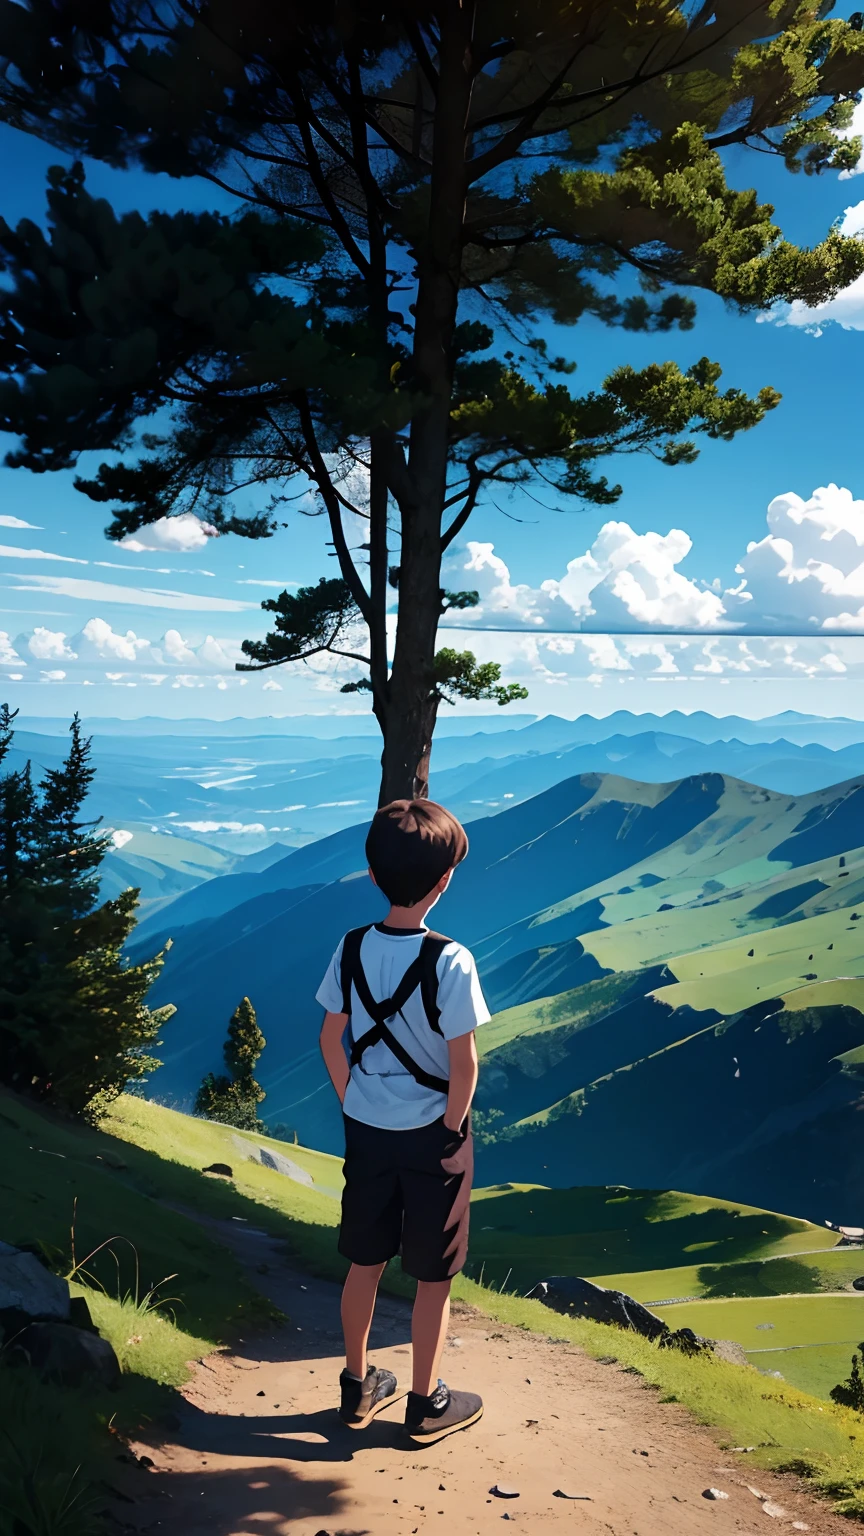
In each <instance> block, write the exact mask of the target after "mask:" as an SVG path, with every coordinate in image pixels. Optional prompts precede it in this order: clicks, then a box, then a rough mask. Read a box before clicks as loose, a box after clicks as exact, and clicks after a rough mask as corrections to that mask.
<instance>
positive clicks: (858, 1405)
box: [830, 1342, 864, 1413]
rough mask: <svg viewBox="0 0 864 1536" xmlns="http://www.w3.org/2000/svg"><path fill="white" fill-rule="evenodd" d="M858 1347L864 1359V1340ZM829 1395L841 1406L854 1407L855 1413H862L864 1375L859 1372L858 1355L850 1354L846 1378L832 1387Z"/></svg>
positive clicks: (863, 1407)
mask: <svg viewBox="0 0 864 1536" xmlns="http://www.w3.org/2000/svg"><path fill="white" fill-rule="evenodd" d="M858 1348H859V1349H860V1351H861V1355H860V1359H861V1360H864V1342H862V1343H861V1344H859V1345H858ZM830 1396H831V1398H832V1400H833V1401H834V1402H835V1403H840V1404H841V1406H842V1407H843V1408H854V1409H855V1412H856V1413H864V1376H862V1374H861V1367H860V1365H859V1356H858V1355H853V1356H852V1369H851V1371H850V1372H849V1376H848V1378H847V1380H846V1381H844V1382H841V1384H840V1385H839V1386H837V1387H832V1388H831V1393H830Z"/></svg>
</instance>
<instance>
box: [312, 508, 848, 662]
mask: <svg viewBox="0 0 864 1536" xmlns="http://www.w3.org/2000/svg"><path fill="white" fill-rule="evenodd" d="M767 523H768V533H767V535H766V537H765V538H763V539H761V540H758V541H756V540H754V541H751V543H750V544H749V545H748V546H747V551H746V554H744V555H742V557H741V560H740V562H739V563H738V565H737V566H736V567H735V570H736V574H737V575H738V577H739V578H740V579H739V581H738V583H737V585H736V586H734V587H729V588H727V589H726V590H725V591H723V590H722V583H720V582H719V580H717V579H716V578H714V579H713V580H712V581H710V582H709V581H707V580H702V581H699V580H696V579H694V578H691V577H689V576H685V575H683V573H682V572H681V571H680V570H679V569H678V567H679V566H680V564H681V563H682V561H683V560H684V559H685V558H686V557H687V556H688V555H690V553H691V550H692V541H691V539H690V537H689V535H688V534H686V533H684V532H683V531H682V530H681V529H680V528H671V529H670V530H669V532H668V533H666V534H660V533H653V532H649V533H644V534H637V533H636V532H634V530H633V529H632V528H631V527H630V525H629V524H628V523H624V522H608V523H605V524H604V525H603V527H602V528H601V529H600V531H599V533H598V535H597V537H596V539H595V540H594V542H593V544H592V545H591V548H590V549H589V550H587V551H586V552H585V554H582V555H577V556H576V557H575V558H574V559H572V560H570V561H569V563H568V565H567V570H566V574H565V575H564V576H563V577H561V578H560V579H553V578H550V579H547V580H545V581H541V582H540V584H539V586H536V587H531V586H528V585H527V584H524V583H521V584H515V583H514V582H513V581H512V580H511V577H510V571H509V569H508V567H507V565H506V563H505V562H504V560H502V559H501V556H500V555H496V553H495V549H494V546H493V545H492V544H480V543H469V544H468V545H467V546H466V548H465V549H464V550H462V551H461V552H458V553H456V554H454V555H453V556H452V557H451V558H450V559H449V560H448V562H447V566H446V568H445V581H446V583H447V585H448V587H450V588H451V589H452V588H458V589H466V588H472V587H473V588H475V589H476V590H477V592H478V593H479V594H480V602H479V604H478V606H477V607H476V608H472V609H466V610H461V611H460V610H454V611H453V612H452V613H451V614H448V615H446V616H445V619H444V622H443V625H442V628H443V629H445V630H446V629H448V628H449V629H453V628H458V629H475V630H497V631H499V632H500V631H503V630H506V631H513V630H525V631H529V632H533V633H538V632H543V631H550V630H556V631H558V632H559V634H560V635H567V634H568V633H570V634H580V633H581V634H586V633H596V634H598V635H604V634H605V635H616V634H619V635H620V634H628V633H629V634H655V635H656V634H658V633H659V634H663V633H667V634H696V635H698V634H723V633H736V632H737V633H749V634H754V635H758V634H763V633H767V634H777V635H781V634H793V635H794V634H798V635H807V634H810V635H812V634H818V633H819V632H820V631H821V632H823V633H824V632H830V631H835V630H836V631H843V632H845V633H862V634H864V501H856V500H855V498H854V497H853V495H852V492H851V491H849V490H846V489H844V488H842V487H839V486H836V485H828V486H821V487H819V488H818V489H817V490H815V491H814V492H813V494H812V496H811V497H810V498H809V500H807V501H804V500H803V498H802V497H800V496H798V495H797V494H796V493H795V492H794V491H788V492H785V493H784V494H783V495H781V496H775V498H774V500H773V501H772V502H771V504H770V506H769V507H768V511H767ZM598 654H599V652H598ZM617 654H618V655H619V658H620V655H621V653H620V652H618V653H617ZM632 654H633V655H648V654H652V655H654V656H655V657H657V658H659V659H660V660H661V661H662V664H663V667H664V669H665V671H666V672H667V673H668V674H669V675H672V674H673V673H674V666H673V662H672V657H671V653H669V652H663V651H662V650H659V649H657V647H656V646H655V647H654V648H653V649H651V648H650V647H649V649H648V650H646V649H645V647H644V646H643V647H641V648H637V650H636V651H635V652H633V653H632ZM619 664H620V663H619ZM598 665H601V663H598ZM322 686H327V685H326V684H322Z"/></svg>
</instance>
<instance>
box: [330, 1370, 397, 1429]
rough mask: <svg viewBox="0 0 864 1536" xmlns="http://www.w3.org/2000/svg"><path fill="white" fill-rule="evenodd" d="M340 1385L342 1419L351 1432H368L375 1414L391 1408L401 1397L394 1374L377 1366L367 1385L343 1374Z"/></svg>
mask: <svg viewBox="0 0 864 1536" xmlns="http://www.w3.org/2000/svg"><path fill="white" fill-rule="evenodd" d="M339 1385H340V1386H341V1388H342V1402H341V1404H340V1407H339V1417H340V1418H341V1420H342V1422H343V1423H344V1424H347V1425H348V1426H349V1428H350V1429H365V1428H366V1425H367V1424H368V1423H369V1421H370V1419H374V1417H375V1415H376V1413H380V1412H381V1409H382V1408H389V1406H390V1404H391V1403H393V1402H395V1401H396V1399H397V1396H401V1395H402V1394H400V1393H398V1392H397V1387H398V1383H397V1381H396V1377H395V1376H394V1375H393V1372H392V1371H380V1370H377V1369H376V1368H375V1366H374V1365H370V1367H369V1369H368V1371H367V1372H366V1377H365V1380H364V1381H358V1380H357V1377H356V1376H349V1374H348V1372H347V1371H343V1372H342V1375H341V1376H340V1377H339Z"/></svg>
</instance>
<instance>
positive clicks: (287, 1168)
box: [258, 1147, 315, 1189]
mask: <svg viewBox="0 0 864 1536" xmlns="http://www.w3.org/2000/svg"><path fill="white" fill-rule="evenodd" d="M258 1156H259V1161H260V1162H261V1164H262V1166H263V1167H264V1168H272V1170H273V1172H274V1173H281V1174H284V1176H285V1178H286V1179H293V1180H294V1183H295V1184H305V1185H306V1188H307V1189H312V1187H313V1185H314V1183H315V1180H314V1179H313V1177H312V1175H311V1173H307V1172H306V1169H305V1168H301V1167H300V1164H299V1163H295V1162H294V1159H293V1158H291V1157H283V1156H282V1153H281V1152H271V1151H270V1148H269V1147H259V1148H258Z"/></svg>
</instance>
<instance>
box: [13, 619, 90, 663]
mask: <svg viewBox="0 0 864 1536" xmlns="http://www.w3.org/2000/svg"><path fill="white" fill-rule="evenodd" d="M15 645H16V648H17V649H18V650H19V652H21V653H22V654H23V653H24V652H27V653H29V655H31V656H33V657H34V658H35V660H36V661H75V660H76V655H75V652H74V651H73V650H71V649H70V647H69V646H68V645H67V644H66V636H65V635H64V634H63V633H62V631H61V630H55V629H45V628H44V626H43V625H41V624H40V625H39V626H37V628H36V629H34V631H33V633H32V635H29V636H28V635H21V636H20V638H19V639H18V640H16V641H15Z"/></svg>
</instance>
